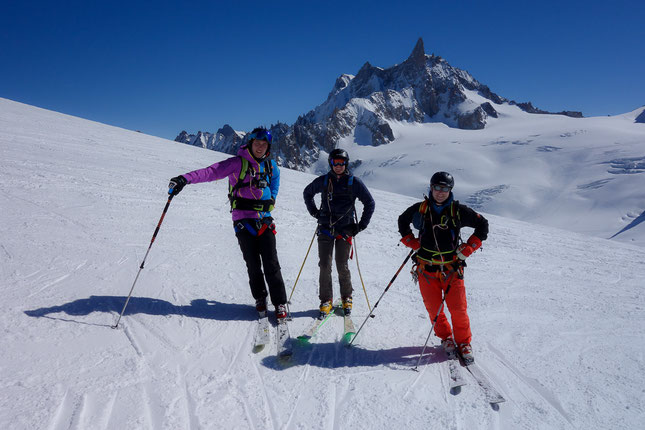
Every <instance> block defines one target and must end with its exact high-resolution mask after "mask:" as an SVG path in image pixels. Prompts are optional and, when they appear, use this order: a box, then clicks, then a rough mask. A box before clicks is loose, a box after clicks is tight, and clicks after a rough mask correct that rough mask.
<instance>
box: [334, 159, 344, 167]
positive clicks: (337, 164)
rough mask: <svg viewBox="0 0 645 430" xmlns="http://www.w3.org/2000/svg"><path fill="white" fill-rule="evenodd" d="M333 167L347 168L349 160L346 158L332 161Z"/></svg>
mask: <svg viewBox="0 0 645 430" xmlns="http://www.w3.org/2000/svg"><path fill="white" fill-rule="evenodd" d="M331 165H332V166H346V165H347V160H345V159H344V158H334V159H333V160H331Z"/></svg>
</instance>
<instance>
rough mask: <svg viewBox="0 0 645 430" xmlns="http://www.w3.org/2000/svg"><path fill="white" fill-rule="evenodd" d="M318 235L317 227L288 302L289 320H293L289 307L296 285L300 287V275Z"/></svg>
mask: <svg viewBox="0 0 645 430" xmlns="http://www.w3.org/2000/svg"><path fill="white" fill-rule="evenodd" d="M316 233H318V226H316V230H315V231H314V235H313V236H312V237H311V242H309V248H307V253H306V254H305V259H304V260H302V265H300V271H299V272H298V276H296V282H294V283H293V288H292V289H291V294H290V295H289V300H287V311H288V313H289V319H291V310H290V309H289V305H290V304H291V297H293V292H294V291H295V290H296V285H298V279H300V274H301V273H302V269H303V268H304V267H305V263H306V262H307V257H309V251H311V245H313V244H314V239H315V238H316Z"/></svg>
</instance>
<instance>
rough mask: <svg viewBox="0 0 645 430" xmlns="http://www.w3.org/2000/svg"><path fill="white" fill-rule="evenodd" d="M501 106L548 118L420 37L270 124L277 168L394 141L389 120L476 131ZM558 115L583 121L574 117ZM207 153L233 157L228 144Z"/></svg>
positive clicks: (185, 137) (345, 76) (344, 77)
mask: <svg viewBox="0 0 645 430" xmlns="http://www.w3.org/2000/svg"><path fill="white" fill-rule="evenodd" d="M473 94H476V97H473ZM501 104H510V105H517V106H518V107H519V108H520V109H521V110H523V111H525V112H529V113H542V114H548V113H549V112H546V111H543V110H540V109H537V108H535V107H533V105H532V104H531V103H530V102H527V103H516V102H515V101H509V100H507V99H505V98H503V97H500V96H498V95H497V94H495V93H494V92H492V91H491V90H490V89H489V88H488V87H487V86H486V85H483V84H481V83H480V82H478V81H477V80H476V79H475V78H474V77H473V76H472V75H470V73H468V72H467V71H465V70H461V69H458V68H456V67H453V66H451V65H450V64H449V63H448V62H447V61H446V60H444V59H443V58H441V57H439V56H435V55H426V53H425V49H424V46H423V40H422V39H419V40H418V41H417V44H416V46H415V47H414V49H413V51H412V53H411V54H410V56H409V57H408V59H407V60H405V61H404V62H403V63H401V64H397V65H394V66H392V67H390V68H387V69H383V68H380V67H375V66H372V65H371V64H370V63H369V62H367V63H365V64H364V65H363V67H361V69H360V70H359V71H358V73H357V74H356V75H355V76H354V75H349V74H342V75H341V76H340V77H339V78H338V79H337V80H336V83H335V85H334V87H333V88H332V90H331V92H330V93H329V96H328V97H327V100H326V101H325V102H324V103H322V104H321V105H320V106H318V107H316V108H315V109H313V110H312V111H310V112H308V113H307V114H305V115H302V116H300V117H299V118H298V120H297V121H296V123H295V124H293V125H292V126H290V127H286V128H285V124H277V125H275V126H272V127H271V130H272V131H273V132H274V134H275V135H276V139H275V142H276V144H275V146H274V148H273V152H274V155H275V156H276V157H277V158H278V160H279V162H280V164H281V165H284V166H287V167H290V168H298V169H302V168H305V167H308V166H310V165H311V164H312V163H313V162H315V161H316V160H317V159H318V156H319V155H320V152H321V151H323V152H326V153H328V152H329V151H330V150H331V149H334V148H335V147H336V146H337V145H338V142H339V141H340V140H341V139H343V138H346V137H349V136H351V137H352V138H353V139H354V141H355V142H356V143H358V144H360V145H372V146H378V145H382V144H385V143H389V142H392V141H394V140H395V138H396V137H395V134H394V130H393V126H394V124H395V123H401V122H404V123H428V122H440V123H443V124H446V125H448V126H450V127H454V128H458V129H464V130H480V129H483V128H484V127H485V125H486V124H487V122H488V118H497V117H498V112H497V110H496V109H495V107H494V106H495V105H501ZM559 114H562V115H568V116H572V117H582V113H580V112H560V113H559ZM199 134H201V132H199V133H198V135H199ZM175 140H176V141H179V142H184V143H190V144H194V143H193V142H194V141H195V138H194V137H192V135H191V136H188V135H187V133H186V132H185V131H183V132H182V133H180V135H179V136H177V138H176V139H175ZM198 140H199V139H198ZM202 140H203V139H202ZM215 143H217V141H216V142H215ZM210 149H215V150H217V151H222V152H226V153H234V152H232V150H231V147H230V146H229V145H227V143H226V142H223V144H222V145H221V146H217V144H216V145H215V146H214V147H213V148H210Z"/></svg>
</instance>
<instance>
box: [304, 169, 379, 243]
mask: <svg viewBox="0 0 645 430" xmlns="http://www.w3.org/2000/svg"><path fill="white" fill-rule="evenodd" d="M350 178H351V180H350ZM350 181H351V185H350V183H349V182H350ZM318 193H320V194H321V205H320V209H318V208H317V207H316V203H315V202H314V196H315V195H316V194H318ZM302 196H303V198H304V200H305V205H306V206H307V210H308V211H309V213H310V214H311V215H312V216H314V217H316V218H318V224H320V227H321V228H322V229H325V230H329V231H331V232H332V234H335V233H340V234H347V235H350V236H351V235H352V234H351V233H352V232H351V229H352V228H353V227H354V226H355V221H354V218H355V212H356V208H355V207H354V203H355V201H356V199H357V198H358V199H359V200H360V201H361V203H363V213H362V215H361V220H360V222H359V223H358V229H359V230H365V228H367V225H368V224H369V223H370V219H371V218H372V214H373V213H374V207H375V206H376V205H375V203H374V199H373V198H372V195H371V194H370V192H369V190H368V189H367V187H366V186H365V184H364V183H363V181H361V180H360V179H359V178H357V177H355V176H351V175H349V174H343V175H341V177H340V178H338V177H337V176H336V175H335V174H334V173H333V172H329V173H327V174H326V175H322V176H319V177H317V178H316V179H314V180H313V181H312V182H311V183H310V184H309V185H307V186H306V187H305V189H304V191H303V193H302Z"/></svg>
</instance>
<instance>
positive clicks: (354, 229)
mask: <svg viewBox="0 0 645 430" xmlns="http://www.w3.org/2000/svg"><path fill="white" fill-rule="evenodd" d="M345 230H346V231H347V234H348V235H349V236H356V235H357V234H358V233H360V232H361V226H360V224H355V223H352V224H350V225H348V226H347V228H346V229H345Z"/></svg>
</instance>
